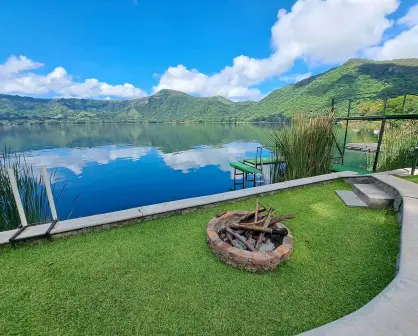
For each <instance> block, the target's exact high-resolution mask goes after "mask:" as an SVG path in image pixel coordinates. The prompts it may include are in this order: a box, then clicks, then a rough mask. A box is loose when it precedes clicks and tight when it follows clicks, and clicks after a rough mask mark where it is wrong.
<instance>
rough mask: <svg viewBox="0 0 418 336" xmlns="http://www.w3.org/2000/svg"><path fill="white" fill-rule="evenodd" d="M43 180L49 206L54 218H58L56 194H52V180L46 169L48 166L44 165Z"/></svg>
mask: <svg viewBox="0 0 418 336" xmlns="http://www.w3.org/2000/svg"><path fill="white" fill-rule="evenodd" d="M41 170H42V180H43V181H44V185H45V189H46V195H47V197H48V203H49V207H50V209H51V214H52V220H54V221H56V220H58V215H57V209H56V208H55V202H54V196H53V195H52V189H51V182H50V180H49V177H48V171H47V170H46V166H42V168H41Z"/></svg>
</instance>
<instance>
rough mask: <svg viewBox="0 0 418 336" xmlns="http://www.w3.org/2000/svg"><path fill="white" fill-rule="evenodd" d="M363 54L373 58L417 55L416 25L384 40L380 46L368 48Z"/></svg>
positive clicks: (417, 37) (396, 57)
mask: <svg viewBox="0 0 418 336" xmlns="http://www.w3.org/2000/svg"><path fill="white" fill-rule="evenodd" d="M365 55H366V56H367V57H369V58H372V59H375V60H392V59H399V58H416V57H418V25H417V26H415V27H413V28H411V29H410V30H407V31H404V32H402V33H400V34H399V35H398V36H396V37H395V38H393V39H391V40H388V41H386V42H385V43H384V44H383V45H382V46H381V47H373V48H369V49H368V50H366V51H365Z"/></svg>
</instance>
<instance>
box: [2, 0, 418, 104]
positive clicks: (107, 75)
mask: <svg viewBox="0 0 418 336" xmlns="http://www.w3.org/2000/svg"><path fill="white" fill-rule="evenodd" d="M415 4H416V1H412V0H403V1H397V0H299V1H297V2H296V1H283V0H282V1H280V0H275V1H273V0H262V1H260V0H212V1H195V0H188V1H186V0H136V1H135V0H84V1H83V0H72V1H67V0H61V1H52V0H49V1H46V0H37V1H33V0H3V1H2V3H1V5H0V14H1V17H2V20H0V46H1V47H0V93H7V94H19V95H28V96H36V97H85V98H102V99H103V98H106V99H118V98H125V99H126V98H139V97H143V96H146V95H149V94H153V93H155V92H157V91H158V90H160V89H164V88H169V89H176V90H181V91H184V92H187V93H189V94H192V95H197V96H210V95H218V94H219V95H223V96H225V97H227V98H230V99H233V100H245V99H253V100H258V99H261V98H262V97H263V96H265V95H266V94H268V93H269V92H271V91H272V90H274V89H277V88H279V87H281V86H283V85H286V84H289V83H293V82H295V81H296V80H300V79H302V78H304V77H306V76H308V75H310V74H316V73H319V72H322V71H325V70H327V69H329V68H330V67H333V66H336V65H338V64H341V63H343V62H344V61H346V60H348V59H349V58H351V57H363V58H372V59H377V60H383V59H393V58H404V57H405V58H406V57H418V7H417V6H415V7H413V6H414V5H415ZM279 11H280V13H281V14H280V15H279V18H278V13H279ZM125 83H127V84H125ZM124 84H125V85H124Z"/></svg>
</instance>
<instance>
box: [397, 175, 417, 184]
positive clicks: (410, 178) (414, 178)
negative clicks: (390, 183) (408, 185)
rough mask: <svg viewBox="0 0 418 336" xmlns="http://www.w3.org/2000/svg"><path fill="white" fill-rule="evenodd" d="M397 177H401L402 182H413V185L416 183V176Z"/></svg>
mask: <svg viewBox="0 0 418 336" xmlns="http://www.w3.org/2000/svg"><path fill="white" fill-rule="evenodd" d="M398 177H401V178H403V179H404V180H408V181H411V182H414V183H418V175H415V176H398Z"/></svg>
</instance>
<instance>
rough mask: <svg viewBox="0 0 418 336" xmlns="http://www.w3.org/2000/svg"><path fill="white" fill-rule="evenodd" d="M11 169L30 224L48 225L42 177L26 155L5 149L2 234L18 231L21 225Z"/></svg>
mask: <svg viewBox="0 0 418 336" xmlns="http://www.w3.org/2000/svg"><path fill="white" fill-rule="evenodd" d="M8 169H12V170H13V172H14V175H15V177H16V182H17V185H18V189H19V193H20V197H21V199H22V203H23V208H24V210H25V214H26V218H27V221H28V223H31V224H33V223H42V222H45V221H46V220H47V219H48V215H49V213H50V210H49V207H48V200H47V195H46V190H45V186H44V185H43V183H42V180H41V177H40V175H39V176H38V175H36V174H35V173H34V170H33V167H32V166H31V165H29V164H27V163H26V161H25V158H24V157H23V156H21V155H18V154H11V153H10V151H8V150H7V148H5V149H4V151H3V152H0V231H5V230H11V229H15V228H17V227H18V226H19V225H20V224H21V221H20V218H19V214H18V211H17V207H16V203H15V200H14V197H13V192H12V187H11V185H10V181H9V176H8V173H7V170H8Z"/></svg>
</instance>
